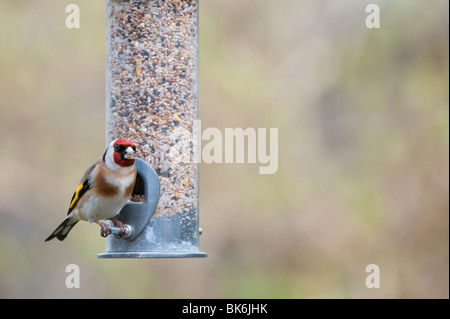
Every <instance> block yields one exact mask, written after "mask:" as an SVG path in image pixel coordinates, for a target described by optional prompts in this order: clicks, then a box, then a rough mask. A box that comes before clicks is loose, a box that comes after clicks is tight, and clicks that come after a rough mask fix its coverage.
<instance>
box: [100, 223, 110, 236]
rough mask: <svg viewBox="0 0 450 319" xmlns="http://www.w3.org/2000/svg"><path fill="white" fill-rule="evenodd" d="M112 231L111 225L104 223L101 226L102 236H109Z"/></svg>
mask: <svg viewBox="0 0 450 319" xmlns="http://www.w3.org/2000/svg"><path fill="white" fill-rule="evenodd" d="M111 232H112V230H111V227H110V226H109V225H106V224H105V225H104V226H101V228H100V236H102V237H103V238H106V237H108V235H110V234H111Z"/></svg>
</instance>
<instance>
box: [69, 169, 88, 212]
mask: <svg viewBox="0 0 450 319" xmlns="http://www.w3.org/2000/svg"><path fill="white" fill-rule="evenodd" d="M89 188H91V183H90V181H89V178H88V179H86V180H85V181H84V183H83V184H80V185H78V187H77V189H76V190H75V193H73V196H72V200H71V201H70V207H69V212H68V213H67V214H70V212H71V211H72V209H73V208H74V207H75V205H76V203H78V200H79V199H80V198H81V197H82V196H83V195H84V193H86V191H87V190H88V189H89Z"/></svg>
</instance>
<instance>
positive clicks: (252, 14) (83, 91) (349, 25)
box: [0, 0, 449, 298]
mask: <svg viewBox="0 0 450 319" xmlns="http://www.w3.org/2000/svg"><path fill="white" fill-rule="evenodd" d="M70 3H76V4H78V5H79V7H80V10H81V28H80V29H67V28H66V27H65V19H66V16H67V13H65V7H66V5H68V4H70ZM370 3H375V4H378V5H379V6H380V10H381V12H380V17H381V21H380V23H381V28H380V29H368V28H366V26H365V19H366V17H367V15H368V13H366V12H365V8H366V6H367V5H368V4H370ZM448 6H449V4H448V2H447V1H444V0H432V1H425V0H421V1H418V0H417V1H412V0H401V1H378V0H371V1H357V0H341V1H317V0H308V1H300V0H280V1H272V0H246V1H241V0H215V1H201V4H200V118H201V120H202V127H203V128H207V127H218V128H220V129H221V130H223V129H224V128H226V127H243V128H246V127H254V128H257V127H267V128H269V127H277V128H278V129H279V168H278V172H277V173H276V174H274V175H259V174H258V165H256V164H212V165H206V164H202V165H201V166H200V226H201V227H202V228H203V230H204V234H203V235H202V236H201V238H200V248H201V250H202V251H205V252H207V253H208V258H206V259H150V260H149V259H146V260H129V259H124V260H103V259H97V253H100V252H103V251H104V239H103V238H101V237H100V236H99V235H98V227H97V226H96V225H89V224H88V223H80V224H79V226H78V225H77V227H76V229H75V230H74V231H73V232H72V233H71V234H70V236H69V237H68V238H67V240H65V241H64V242H58V241H52V242H48V243H45V244H44V239H45V238H46V237H47V236H48V234H49V233H50V232H51V231H53V229H54V228H55V226H56V225H57V224H58V223H59V222H60V221H61V220H62V218H63V217H64V216H65V214H66V212H67V205H68V202H69V200H70V197H71V196H72V193H73V190H74V187H75V186H76V183H77V182H78V180H79V178H80V176H81V174H82V173H83V171H84V169H85V168H86V167H87V166H88V165H89V164H90V163H91V162H92V161H93V160H94V159H96V158H97V157H98V156H100V155H101V154H102V153H103V150H104V146H105V145H104V143H105V70H104V67H105V2H104V1H90V0H77V1H61V0H36V1H27V0H15V1H9V0H0V153H1V156H0V167H1V168H2V173H1V177H0V297H2V298H63V297H64V298H78V297H84V298H206V297H208V298H448V297H449V95H448V92H449V91H448V84H449V83H448V79H449V77H448V76H449V74H448V70H449V63H448V61H449V55H448V54H449V46H448V39H449V31H448V27H449V24H448V23H449V22H448V21H449V19H448V9H449V8H448ZM72 263H73V264H77V265H79V267H80V274H81V282H80V284H81V287H80V288H79V289H67V288H66V286H65V280H66V276H67V275H68V274H67V273H66V272H65V268H66V266H67V265H68V264H72ZM368 264H377V265H378V266H379V267H380V274H381V281H380V285H381V287H380V288H379V289H368V288H366V286H365V279H366V276H367V275H368V274H367V273H365V268H366V266H367V265H368Z"/></svg>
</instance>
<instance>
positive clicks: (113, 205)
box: [45, 138, 137, 242]
mask: <svg viewBox="0 0 450 319" xmlns="http://www.w3.org/2000/svg"><path fill="white" fill-rule="evenodd" d="M135 160H136V145H135V144H134V142H133V141H131V140H128V139H126V138H118V139H115V140H114V141H112V142H111V143H110V144H109V146H108V147H107V148H106V151H105V153H104V154H103V156H102V157H100V158H99V159H97V160H96V161H95V162H94V163H93V164H92V165H91V166H89V168H88V169H87V170H86V171H85V172H84V174H83V175H82V177H81V180H80V182H79V185H78V187H77V188H76V190H75V192H74V193H73V196H72V199H71V201H70V205H69V210H68V212H67V216H66V218H65V219H64V220H63V221H62V223H61V224H60V225H59V226H58V227H56V229H55V231H53V233H51V235H50V236H48V237H47V239H46V240H45V241H46V242H47V241H49V240H51V239H53V238H55V237H56V238H57V239H59V240H61V241H62V240H64V239H65V238H66V237H67V234H68V233H69V232H70V230H71V229H72V228H73V227H74V226H75V225H76V224H77V223H78V222H79V221H80V220H84V221H88V222H90V223H91V222H94V223H96V224H98V225H99V226H100V227H101V228H100V235H101V236H102V237H106V236H108V235H109V234H111V227H110V226H109V225H108V224H106V223H104V222H101V220H106V219H109V220H111V221H112V222H113V223H114V224H115V225H117V226H118V227H120V229H121V231H120V234H119V235H118V236H119V237H121V236H124V235H125V227H124V225H123V223H122V222H120V221H118V220H117V219H114V218H113V217H114V215H116V214H117V213H118V212H119V211H120V210H121V209H122V208H123V206H125V204H126V202H127V201H128V199H129V197H130V196H131V193H132V192H133V189H134V185H135V183H136V176H137V171H136V166H135Z"/></svg>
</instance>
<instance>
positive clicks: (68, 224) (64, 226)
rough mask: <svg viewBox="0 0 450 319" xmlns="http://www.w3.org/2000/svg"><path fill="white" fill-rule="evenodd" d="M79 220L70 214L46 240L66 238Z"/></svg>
mask: <svg viewBox="0 0 450 319" xmlns="http://www.w3.org/2000/svg"><path fill="white" fill-rule="evenodd" d="M78 222H79V220H78V219H75V218H73V217H72V216H70V215H68V216H67V217H66V218H65V219H64V220H63V222H62V223H61V225H59V226H58V227H56V229H55V231H54V232H53V233H52V234H51V235H50V236H48V237H47V239H46V240H45V241H49V240H51V239H53V238H55V237H56V238H58V239H59V240H64V238H66V237H67V234H68V233H69V232H70V230H71V229H72V227H73V226H75V225H76V223H78Z"/></svg>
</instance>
